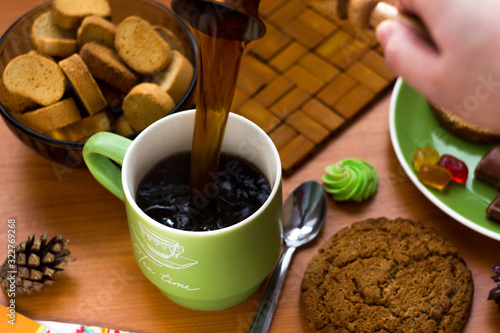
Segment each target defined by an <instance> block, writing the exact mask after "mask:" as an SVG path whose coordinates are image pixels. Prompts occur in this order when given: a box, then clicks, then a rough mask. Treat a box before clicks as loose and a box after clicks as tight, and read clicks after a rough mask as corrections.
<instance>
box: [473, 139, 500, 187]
mask: <svg viewBox="0 0 500 333" xmlns="http://www.w3.org/2000/svg"><path fill="white" fill-rule="evenodd" d="M474 175H475V176H476V178H477V179H479V180H481V181H483V182H485V183H487V184H490V185H491V186H493V187H495V188H497V189H500V146H497V147H493V148H491V149H490V150H489V151H488V153H486V155H484V156H483V158H482V159H481V161H479V163H478V164H477V166H476V169H475V170H474Z"/></svg>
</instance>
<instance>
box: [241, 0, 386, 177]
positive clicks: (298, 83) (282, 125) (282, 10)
mask: <svg viewBox="0 0 500 333" xmlns="http://www.w3.org/2000/svg"><path fill="white" fill-rule="evenodd" d="M259 13H260V15H261V18H262V19H263V20H264V22H265V23H266V27H267V33H266V35H265V36H264V37H263V38H262V39H259V40H257V41H254V42H252V43H250V45H249V46H248V47H247V51H246V53H245V55H244V56H243V59H242V63H241V69H240V73H239V77H238V82H237V88H236V92H235V96H234V99H233V104H232V111H234V112H235V113H238V114H241V115H243V116H245V117H247V118H248V119H250V120H252V121H253V122H255V123H256V124H257V125H259V126H260V127H261V128H262V129H263V130H264V131H266V132H267V133H268V134H269V136H270V137H271V139H272V140H273V141H274V143H275V145H276V147H277V148H278V152H279V154H280V157H281V162H282V167H283V172H284V175H288V174H290V173H292V172H293V171H294V170H295V169H296V168H297V167H298V166H299V165H300V164H302V163H303V162H305V161H306V160H307V157H308V156H311V155H312V154H314V153H315V151H316V150H317V149H318V148H319V147H320V146H321V145H322V144H324V143H325V142H327V141H328V140H330V139H332V138H333V137H335V135H337V134H338V133H339V131H340V130H341V129H342V128H343V127H345V126H346V125H347V124H349V123H351V122H352V121H354V120H355V118H356V116H357V115H359V114H360V113H361V112H362V111H363V110H364V109H366V107H367V106H368V105H369V104H370V102H372V101H374V100H375V99H376V98H377V96H378V95H380V94H381V93H382V92H383V91H384V90H385V88H387V87H388V86H389V85H391V84H392V83H393V81H394V80H395V76H394V75H393V74H392V73H391V72H389V71H388V70H387V68H386V67H385V65H384V60H383V56H382V50H381V48H380V47H379V45H378V44H377V41H376V39H375V36H374V34H373V32H367V31H365V30H360V29H355V28H353V27H352V26H351V25H350V24H349V23H347V22H338V21H336V20H335V19H334V18H333V17H329V16H328V15H326V14H324V13H321V12H318V11H316V10H315V9H313V8H311V7H309V6H308V5H307V4H306V3H305V0H262V1H261V3H260V6H259Z"/></svg>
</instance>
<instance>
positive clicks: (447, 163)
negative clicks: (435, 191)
mask: <svg viewBox="0 0 500 333" xmlns="http://www.w3.org/2000/svg"><path fill="white" fill-rule="evenodd" d="M438 165H440V166H442V167H445V168H446V169H448V170H449V171H450V172H451V179H452V180H454V181H456V182H457V183H459V184H464V183H465V182H466V181H467V178H468V176H469V169H467V165H465V163H464V162H462V161H461V160H459V159H458V158H456V157H454V156H451V155H448V154H444V155H443V156H441V159H440V160H439V163H438Z"/></svg>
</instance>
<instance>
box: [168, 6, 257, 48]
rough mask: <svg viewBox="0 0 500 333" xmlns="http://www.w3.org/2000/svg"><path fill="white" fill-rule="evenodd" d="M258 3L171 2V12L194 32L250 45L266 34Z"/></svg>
mask: <svg viewBox="0 0 500 333" xmlns="http://www.w3.org/2000/svg"><path fill="white" fill-rule="evenodd" d="M259 3H260V0H172V3H171V6H172V9H173V11H174V12H175V13H176V14H177V15H178V16H179V17H180V18H182V19H183V20H185V21H187V22H188V23H189V24H190V25H191V26H192V27H193V28H194V29H197V30H199V31H201V32H203V33H205V34H208V35H211V36H214V37H217V38H222V39H230V40H236V39H238V40H241V41H246V42H248V41H252V40H255V39H259V38H261V37H262V36H264V34H265V33H266V27H265V24H264V22H263V21H262V20H261V19H260V17H259V13H258V8H259Z"/></svg>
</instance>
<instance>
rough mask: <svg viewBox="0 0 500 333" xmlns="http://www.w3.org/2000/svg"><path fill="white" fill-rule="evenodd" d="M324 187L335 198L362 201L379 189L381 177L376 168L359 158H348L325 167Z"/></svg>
mask: <svg viewBox="0 0 500 333" xmlns="http://www.w3.org/2000/svg"><path fill="white" fill-rule="evenodd" d="M322 181H323V188H324V189H325V191H326V192H328V193H330V194H332V197H333V200H337V201H345V200H353V201H357V202H361V201H363V200H366V199H368V198H369V197H371V196H372V195H374V194H375V192H376V191H377V185H378V182H379V178H378V175H377V171H376V170H375V168H374V167H373V166H372V165H371V164H369V163H368V162H366V161H364V160H362V159H359V158H346V159H343V160H341V161H339V162H337V163H335V164H333V165H329V166H327V167H326V168H325V174H324V175H323V177H322Z"/></svg>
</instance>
